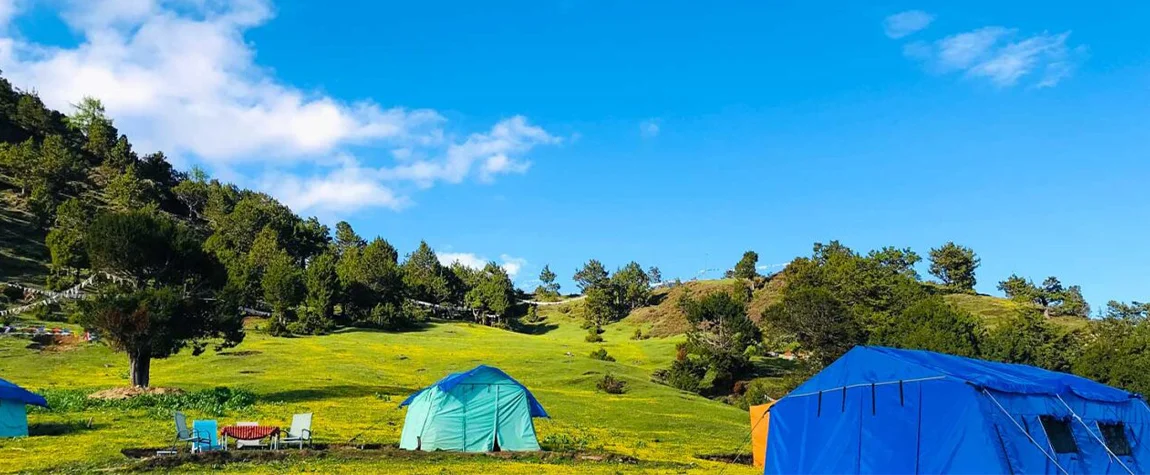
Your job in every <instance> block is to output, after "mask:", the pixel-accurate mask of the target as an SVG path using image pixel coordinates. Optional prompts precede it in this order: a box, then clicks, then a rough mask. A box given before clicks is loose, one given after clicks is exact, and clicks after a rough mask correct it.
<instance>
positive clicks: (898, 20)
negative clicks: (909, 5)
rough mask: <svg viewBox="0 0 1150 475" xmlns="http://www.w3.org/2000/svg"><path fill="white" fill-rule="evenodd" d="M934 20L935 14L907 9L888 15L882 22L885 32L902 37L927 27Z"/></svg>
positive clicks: (891, 35)
mask: <svg viewBox="0 0 1150 475" xmlns="http://www.w3.org/2000/svg"><path fill="white" fill-rule="evenodd" d="M933 21H934V15H931V14H929V13H927V12H924V11H922V10H907V11H905V12H900V13H895V14H894V15H891V16H888V17H886V19H885V20H883V22H882V28H883V32H884V33H886V36H887V37H890V38H902V37H904V36H909V35H911V34H914V33H916V32H918V31H920V30H924V29H926V27H928V26H930V24H931V22H933Z"/></svg>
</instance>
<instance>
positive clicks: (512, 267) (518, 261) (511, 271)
mask: <svg viewBox="0 0 1150 475" xmlns="http://www.w3.org/2000/svg"><path fill="white" fill-rule="evenodd" d="M499 260H501V261H503V264H501V265H500V267H502V268H503V270H505V271H507V275H509V276H511V278H512V279H514V278H515V275H516V274H518V273H519V271H520V270H523V266H525V265H527V259H524V258H522V257H511V256H509V255H507V254H500V255H499Z"/></svg>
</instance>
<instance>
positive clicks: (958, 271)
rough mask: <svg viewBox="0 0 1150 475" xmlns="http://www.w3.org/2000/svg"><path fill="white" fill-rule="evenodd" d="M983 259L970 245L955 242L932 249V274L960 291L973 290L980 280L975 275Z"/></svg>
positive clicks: (944, 283)
mask: <svg viewBox="0 0 1150 475" xmlns="http://www.w3.org/2000/svg"><path fill="white" fill-rule="evenodd" d="M979 264H981V260H980V259H979V258H978V256H977V255H976V254H975V253H974V251H973V250H972V249H970V248H969V247H964V246H960V245H958V244H955V243H953V242H948V243H946V244H943V245H942V246H941V247H937V248H934V249H931V250H930V274H931V275H933V276H935V277H938V279H939V280H941V281H942V284H943V285H945V286H947V287H949V288H952V289H955V290H960V291H972V290H974V285H975V284H976V283H977V282H978V280H977V279H975V277H974V271H975V269H978V266H979Z"/></svg>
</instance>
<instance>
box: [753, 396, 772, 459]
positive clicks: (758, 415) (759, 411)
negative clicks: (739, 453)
mask: <svg viewBox="0 0 1150 475" xmlns="http://www.w3.org/2000/svg"><path fill="white" fill-rule="evenodd" d="M773 405H775V402H774V401H771V402H769V403H766V404H763V405H761V406H751V453H752V455H753V456H754V460H755V466H756V467H760V468H762V466H763V462H764V461H765V460H766V458H767V430H768V429H769V428H770V425H771V413H770V412H768V411H769V410H770V409H771V406H773Z"/></svg>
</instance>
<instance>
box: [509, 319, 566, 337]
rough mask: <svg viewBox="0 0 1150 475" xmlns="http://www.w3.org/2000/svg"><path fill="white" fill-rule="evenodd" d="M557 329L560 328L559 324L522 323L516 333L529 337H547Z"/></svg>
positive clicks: (544, 322)
mask: <svg viewBox="0 0 1150 475" xmlns="http://www.w3.org/2000/svg"><path fill="white" fill-rule="evenodd" d="M557 328H559V324H557V323H547V322H546V321H543V322H539V323H521V324H519V325H518V326H517V327H516V328H515V332H516V333H523V334H527V335H546V334H547V333H550V332H551V331H552V330H555V329H557Z"/></svg>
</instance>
